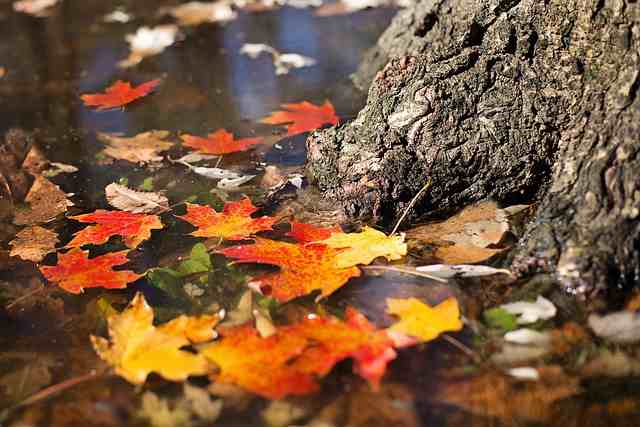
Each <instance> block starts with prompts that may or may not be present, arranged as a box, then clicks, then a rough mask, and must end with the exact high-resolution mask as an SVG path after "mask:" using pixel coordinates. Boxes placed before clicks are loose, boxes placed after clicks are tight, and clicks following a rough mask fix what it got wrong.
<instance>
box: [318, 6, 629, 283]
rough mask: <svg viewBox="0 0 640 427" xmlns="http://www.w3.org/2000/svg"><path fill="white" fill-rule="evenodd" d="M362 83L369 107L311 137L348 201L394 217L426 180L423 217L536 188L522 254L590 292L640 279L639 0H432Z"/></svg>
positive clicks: (525, 197)
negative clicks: (534, 206) (534, 209)
mask: <svg viewBox="0 0 640 427" xmlns="http://www.w3.org/2000/svg"><path fill="white" fill-rule="evenodd" d="M385 64H386V65H385ZM381 67H383V68H382V69H380V68H381ZM356 82H357V83H359V84H360V85H363V83H365V82H371V83H370V88H369V96H368V100H367V103H366V106H365V107H364V108H363V109H362V111H360V113H359V114H358V116H357V118H356V119H355V120H354V121H352V122H350V123H346V124H342V125H340V126H338V127H336V128H330V129H327V130H324V131H321V132H317V133H315V134H313V135H311V136H310V137H309V139H308V140H307V146H308V151H309V161H308V165H307V169H308V173H309V175H310V176H311V177H312V178H313V179H314V180H315V181H316V182H317V184H318V185H319V186H320V188H321V189H322V190H323V191H324V192H325V194H326V195H327V196H329V197H331V198H333V199H335V200H336V201H337V202H338V203H339V204H340V205H341V206H342V207H343V208H344V210H345V211H346V212H347V213H348V214H349V215H351V216H353V217H357V218H366V219H374V220H377V221H379V222H382V223H385V224H390V223H392V222H394V221H395V220H396V219H397V218H398V217H399V215H400V214H401V213H402V212H403V210H404V209H405V208H406V207H407V204H408V203H409V202H410V200H411V199H412V198H413V197H414V196H415V195H416V193H417V192H418V191H419V190H420V189H421V188H422V187H423V186H424V185H425V183H427V181H430V182H431V187H430V190H429V192H428V193H427V194H426V195H425V197H423V198H422V200H421V201H420V202H419V203H418V204H417V205H416V208H414V209H413V210H412V215H413V219H416V218H418V217H423V218H424V217H425V216H429V215H440V214H443V213H446V212H449V211H451V210H454V209H456V208H460V207H462V206H464V205H467V204H469V203H471V202H474V201H477V200H480V199H484V198H488V197H490V198H493V199H495V200H497V201H499V202H502V203H505V204H513V203H523V202H531V201H534V200H537V201H538V202H539V203H538V209H537V214H536V217H535V219H534V220H533V222H532V223H531V224H530V225H529V226H528V230H527V233H526V235H525V236H524V237H523V239H522V241H521V244H520V245H519V247H518V248H517V250H516V252H517V255H518V256H517V257H516V261H515V265H514V268H520V267H522V266H531V265H536V266H538V267H539V266H541V265H542V266H544V267H545V268H546V269H548V270H549V271H554V272H555V273H556V274H557V275H558V278H559V279H560V281H561V283H562V284H563V285H564V286H566V288H567V289H568V290H570V291H573V292H576V293H583V294H584V293H590V292H592V291H597V290H602V289H606V288H609V289H611V288H612V287H619V286H627V285H630V284H633V283H637V281H638V280H639V279H640V222H639V221H638V216H639V215H640V178H639V176H638V173H639V172H640V99H639V98H640V97H638V88H639V86H640V2H638V1H637V0H422V1H419V2H417V3H416V4H415V5H413V6H412V7H410V8H408V9H406V10H404V11H402V12H400V13H399V15H398V16H397V17H396V18H395V20H394V22H393V23H392V25H391V26H390V28H389V29H388V30H387V31H386V33H385V34H384V35H383V36H382V37H381V39H380V41H379V42H378V45H377V46H376V47H375V48H374V49H373V50H372V51H371V52H370V53H369V55H368V56H367V57H366V59H365V61H364V62H363V64H362V66H361V68H360V70H359V72H358V74H357V76H356ZM531 260H535V262H534V263H532V262H530V261H531Z"/></svg>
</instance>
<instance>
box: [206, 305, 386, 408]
mask: <svg viewBox="0 0 640 427" xmlns="http://www.w3.org/2000/svg"><path fill="white" fill-rule="evenodd" d="M219 332H220V334H221V336H222V338H221V339H220V340H219V341H218V342H215V343H213V344H211V345H208V346H206V347H205V348H203V349H202V350H201V352H202V354H203V355H204V356H205V357H207V358H208V359H210V360H211V361H213V362H214V363H216V364H217V365H218V367H219V368H220V372H219V373H218V374H217V375H216V376H215V380H216V381H217V382H222V383H231V384H236V385H239V386H241V387H243V388H245V389H248V390H251V391H252V392H254V393H257V394H259V395H261V396H264V397H266V398H269V399H281V398H283V397H285V396H287V395H291V394H294V395H301V394H308V393H312V392H314V391H316V390H317V389H318V384H317V378H321V377H324V376H325V375H327V374H328V373H329V372H330V371H331V369H332V368H333V367H334V366H335V365H336V364H337V363H339V362H340V361H342V360H345V359H348V358H353V359H354V362H355V363H354V371H355V372H356V373H357V374H358V375H360V376H362V377H363V378H365V379H367V380H368V381H369V383H370V384H371V385H372V386H373V387H374V388H376V387H377V386H378V384H379V381H380V379H381V377H382V376H383V375H384V372H385V370H386V366H387V363H388V362H389V361H390V360H393V359H394V358H395V357H396V352H395V350H394V349H393V341H392V340H391V339H390V338H389V336H388V335H387V333H386V332H385V331H383V330H377V329H376V328H375V327H374V326H373V325H372V324H371V323H369V321H368V320H367V319H366V318H365V317H364V316H363V315H362V314H360V313H359V312H357V311H356V310H355V309H352V308H349V309H347V313H346V319H345V320H344V321H343V320H340V319H338V318H335V317H332V316H329V317H323V316H308V317H307V318H305V319H304V320H302V321H301V322H299V323H296V324H293V325H289V326H283V327H280V328H278V329H277V330H276V333H275V334H273V335H271V336H269V337H266V338H261V337H260V335H259V334H258V332H257V331H256V330H255V329H254V328H253V327H252V326H247V325H244V326H238V327H233V328H227V329H219Z"/></svg>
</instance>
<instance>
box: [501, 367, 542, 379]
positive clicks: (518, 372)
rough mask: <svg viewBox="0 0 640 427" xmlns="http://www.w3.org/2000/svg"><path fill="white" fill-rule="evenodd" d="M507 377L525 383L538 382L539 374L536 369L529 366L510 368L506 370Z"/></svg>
mask: <svg viewBox="0 0 640 427" xmlns="http://www.w3.org/2000/svg"><path fill="white" fill-rule="evenodd" d="M507 375H510V376H512V377H513V378H517V379H519V380H525V381H538V380H539V379H540V374H539V373H538V370H537V369H536V368H532V367H530V366H522V367H519V368H511V369H508V370H507Z"/></svg>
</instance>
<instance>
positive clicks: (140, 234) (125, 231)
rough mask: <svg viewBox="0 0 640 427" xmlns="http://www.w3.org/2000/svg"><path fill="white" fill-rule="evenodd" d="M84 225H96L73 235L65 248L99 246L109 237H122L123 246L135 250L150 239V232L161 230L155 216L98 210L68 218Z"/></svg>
mask: <svg viewBox="0 0 640 427" xmlns="http://www.w3.org/2000/svg"><path fill="white" fill-rule="evenodd" d="M70 218H71V219H75V220H76V221H80V222H84V223H92V222H93V223H96V224H98V225H93V226H90V227H87V228H85V229H83V230H80V231H78V232H77V233H76V234H74V237H73V240H71V241H70V242H69V243H67V246H66V247H67V248H75V247H80V246H83V245H88V244H92V245H101V244H103V243H106V242H107V241H108V240H109V238H110V237H111V236H122V237H123V238H124V244H125V245H127V247H129V248H132V249H133V248H135V247H137V246H138V245H139V244H140V243H142V242H143V241H145V240H147V239H148V238H149V237H151V230H160V229H162V228H163V225H162V222H161V221H160V218H159V217H158V216H157V215H145V214H140V213H131V212H126V211H106V210H102V209H98V210H96V211H95V212H92V213H90V214H84V215H76V216H72V217H70Z"/></svg>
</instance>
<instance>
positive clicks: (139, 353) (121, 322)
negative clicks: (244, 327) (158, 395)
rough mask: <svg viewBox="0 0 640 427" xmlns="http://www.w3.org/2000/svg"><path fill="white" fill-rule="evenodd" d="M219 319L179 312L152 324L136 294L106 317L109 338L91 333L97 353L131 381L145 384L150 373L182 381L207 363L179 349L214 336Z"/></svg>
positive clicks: (200, 371) (149, 311) (147, 309)
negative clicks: (123, 305) (191, 315)
mask: <svg viewBox="0 0 640 427" xmlns="http://www.w3.org/2000/svg"><path fill="white" fill-rule="evenodd" d="M219 321H220V318H219V317H218V316H217V315H207V316H200V317H197V318H194V317H187V316H184V315H182V316H180V317H178V318H176V319H173V320H172V321H170V322H168V323H165V324H162V325H160V326H158V327H155V326H153V310H152V309H151V307H149V305H148V304H147V302H146V301H145V299H144V296H143V295H142V294H141V293H138V294H137V295H136V296H135V298H134V299H133V300H132V301H131V304H130V305H129V307H128V308H127V309H126V310H124V311H123V312H122V313H121V314H117V315H113V316H111V317H110V318H109V320H108V322H109V336H110V337H111V341H109V340H107V339H105V338H100V337H96V336H93V335H92V336H91V342H92V343H93V347H94V348H95V350H96V352H97V353H98V355H99V356H100V357H101V358H102V359H103V360H104V361H106V362H107V363H109V364H110V365H111V366H113V367H114V368H115V371H116V373H117V374H118V375H120V376H121V377H123V378H124V379H126V380H127V381H129V382H131V383H133V384H142V383H144V382H145V380H146V379H147V376H148V375H149V374H150V373H151V372H157V373H158V374H160V375H161V376H163V377H164V378H166V379H168V380H171V381H184V380H186V379H187V377H189V376H191V375H204V374H205V373H206V372H207V371H208V369H209V366H208V363H207V361H206V359H205V358H204V357H203V356H202V355H199V354H194V353H191V352H188V351H184V350H181V348H182V347H184V346H186V345H189V344H191V343H198V342H203V341H209V340H211V339H213V338H214V336H215V332H214V330H213V328H214V327H215V326H216V324H217V323H218V322H219Z"/></svg>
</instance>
